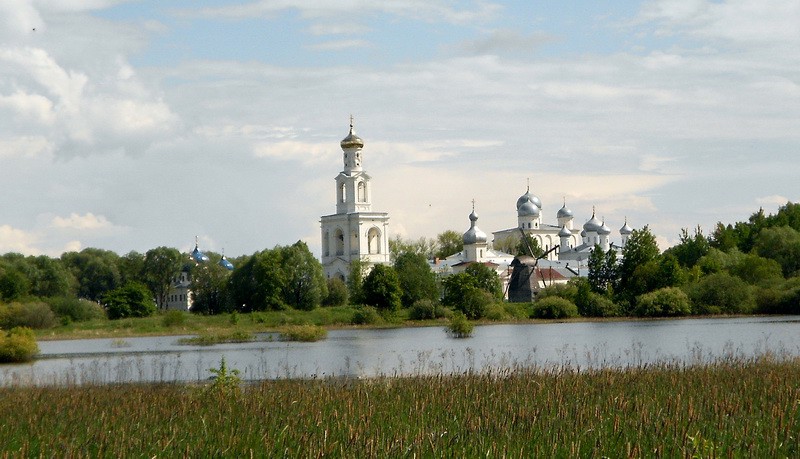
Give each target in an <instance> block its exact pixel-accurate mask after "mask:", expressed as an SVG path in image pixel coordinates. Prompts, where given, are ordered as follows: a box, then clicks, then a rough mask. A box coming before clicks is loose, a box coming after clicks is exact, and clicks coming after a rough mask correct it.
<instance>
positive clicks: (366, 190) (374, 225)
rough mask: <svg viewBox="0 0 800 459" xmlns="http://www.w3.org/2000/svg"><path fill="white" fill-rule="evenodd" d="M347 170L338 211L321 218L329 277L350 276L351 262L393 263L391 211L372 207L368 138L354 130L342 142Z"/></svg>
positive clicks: (338, 194) (338, 187) (369, 264)
mask: <svg viewBox="0 0 800 459" xmlns="http://www.w3.org/2000/svg"><path fill="white" fill-rule="evenodd" d="M340 145H341V147H342V155H343V157H342V159H343V161H344V170H342V172H340V173H339V175H337V176H336V179H335V180H336V195H335V196H336V213H335V214H333V215H325V216H323V217H322V218H321V219H320V225H321V227H322V266H323V268H324V269H325V275H326V276H327V277H328V278H331V277H339V278H341V279H347V276H348V275H349V273H350V262H351V261H352V260H361V261H363V262H364V263H365V264H366V265H367V268H370V267H372V266H374V265H375V264H377V263H389V262H390V258H389V214H388V213H387V212H373V211H372V188H371V186H370V180H371V177H370V176H369V175H368V174H367V173H366V172H364V170H363V168H362V153H361V150H362V148H364V141H363V140H361V138H360V137H358V136H357V135H356V134H355V131H354V130H353V117H352V116H351V117H350V132H349V133H348V134H347V137H345V138H344V139H342V141H341V143H340Z"/></svg>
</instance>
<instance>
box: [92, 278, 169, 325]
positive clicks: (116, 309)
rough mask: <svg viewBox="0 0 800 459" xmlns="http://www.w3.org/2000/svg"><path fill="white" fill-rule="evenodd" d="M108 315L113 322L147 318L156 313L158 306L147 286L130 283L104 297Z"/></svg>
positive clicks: (107, 293)
mask: <svg viewBox="0 0 800 459" xmlns="http://www.w3.org/2000/svg"><path fill="white" fill-rule="evenodd" d="M103 304H104V305H105V307H106V313H107V314H108V318H109V319H111V320H116V319H123V318H126V317H147V316H150V315H153V313H154V312H155V311H156V305H155V303H153V298H152V296H151V294H150V291H149V290H148V289H147V287H146V286H144V285H143V284H140V283H137V282H129V283H127V284H125V285H124V286H122V287H119V288H116V289H114V290H111V291H109V292H106V294H105V295H104V296H103Z"/></svg>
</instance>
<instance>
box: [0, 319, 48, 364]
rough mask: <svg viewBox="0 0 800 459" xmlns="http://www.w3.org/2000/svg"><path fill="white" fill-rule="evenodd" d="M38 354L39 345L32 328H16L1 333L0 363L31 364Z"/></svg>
mask: <svg viewBox="0 0 800 459" xmlns="http://www.w3.org/2000/svg"><path fill="white" fill-rule="evenodd" d="M38 353H39V345H38V344H36V337H35V336H34V334H33V330H31V329H30V328H26V327H14V328H12V329H11V331H9V332H8V333H0V363H18V362H29V361H31V360H33V358H34V357H35V356H36V354H38Z"/></svg>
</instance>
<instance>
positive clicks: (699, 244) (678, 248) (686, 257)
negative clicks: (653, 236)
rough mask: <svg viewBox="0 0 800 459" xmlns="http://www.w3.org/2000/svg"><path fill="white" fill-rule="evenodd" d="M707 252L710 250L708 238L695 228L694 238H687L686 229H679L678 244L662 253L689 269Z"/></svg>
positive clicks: (698, 227) (698, 228)
mask: <svg viewBox="0 0 800 459" xmlns="http://www.w3.org/2000/svg"><path fill="white" fill-rule="evenodd" d="M709 250H711V242H710V240H709V238H708V237H706V236H705V235H704V234H703V229H702V228H700V226H697V228H695V230H694V236H689V230H688V229H686V228H683V229H681V235H680V242H679V243H678V244H676V245H674V246H672V247H670V248H669V249H667V250H666V251H665V252H664V253H665V254H670V255H672V256H674V257H675V259H676V260H678V263H679V264H680V265H681V266H683V267H685V268H691V267H693V266H694V265H696V264H697V262H698V261H699V260H700V258H702V257H704V256H705V255H706V254H707V253H708V252H709Z"/></svg>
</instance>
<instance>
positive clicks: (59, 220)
mask: <svg viewBox="0 0 800 459" xmlns="http://www.w3.org/2000/svg"><path fill="white" fill-rule="evenodd" d="M52 225H53V227H54V228H68V229H76V230H81V231H84V230H89V231H91V230H99V229H109V228H112V227H113V226H114V225H113V224H112V223H111V222H110V221H108V219H107V218H106V217H104V216H102V215H95V214H93V213H91V212H88V213H86V214H84V215H79V214H77V213H74V212H73V213H71V214H70V215H69V217H58V216H56V217H53V220H52Z"/></svg>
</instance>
